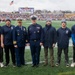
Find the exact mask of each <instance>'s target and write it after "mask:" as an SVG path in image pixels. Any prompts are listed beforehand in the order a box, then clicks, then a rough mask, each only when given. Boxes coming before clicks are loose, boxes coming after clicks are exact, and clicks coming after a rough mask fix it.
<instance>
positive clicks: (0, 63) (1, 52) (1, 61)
mask: <svg viewBox="0 0 75 75" xmlns="http://www.w3.org/2000/svg"><path fill="white" fill-rule="evenodd" d="M1 31H2V28H1V26H0V67H4V65H3V48H2V47H1Z"/></svg>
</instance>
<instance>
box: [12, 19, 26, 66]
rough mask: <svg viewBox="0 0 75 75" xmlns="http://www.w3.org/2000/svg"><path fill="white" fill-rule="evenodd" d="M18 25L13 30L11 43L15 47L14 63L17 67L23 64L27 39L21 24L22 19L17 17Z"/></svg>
mask: <svg viewBox="0 0 75 75" xmlns="http://www.w3.org/2000/svg"><path fill="white" fill-rule="evenodd" d="M17 22H18V25H17V26H16V27H15V29H14V31H13V44H14V47H15V55H16V64H17V67H21V66H22V65H25V59H24V50H25V45H26V39H27V31H26V27H24V26H22V19H21V18H18V19H17Z"/></svg>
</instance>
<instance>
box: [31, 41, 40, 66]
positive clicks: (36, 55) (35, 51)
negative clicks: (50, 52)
mask: <svg viewBox="0 0 75 75" xmlns="http://www.w3.org/2000/svg"><path fill="white" fill-rule="evenodd" d="M30 49H31V56H32V62H33V65H39V61H40V50H41V46H40V42H39V41H36V42H35V41H30Z"/></svg>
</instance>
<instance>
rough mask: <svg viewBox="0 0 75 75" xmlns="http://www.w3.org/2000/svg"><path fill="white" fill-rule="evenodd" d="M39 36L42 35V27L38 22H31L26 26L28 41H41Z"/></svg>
mask: <svg viewBox="0 0 75 75" xmlns="http://www.w3.org/2000/svg"><path fill="white" fill-rule="evenodd" d="M41 36H42V27H41V25H39V24H37V23H36V24H35V25H33V24H31V25H30V26H29V27H28V37H29V41H30V40H40V42H41Z"/></svg>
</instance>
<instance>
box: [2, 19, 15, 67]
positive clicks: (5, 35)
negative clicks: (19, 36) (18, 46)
mask: <svg viewBox="0 0 75 75" xmlns="http://www.w3.org/2000/svg"><path fill="white" fill-rule="evenodd" d="M14 28H15V27H14V26H13V25H11V20H10V19H6V25H4V26H2V32H1V47H2V48H4V49H5V59H6V64H5V66H8V65H9V61H10V56H9V50H10V52H11V57H12V63H13V67H15V51H14V46H13V29H14Z"/></svg>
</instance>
